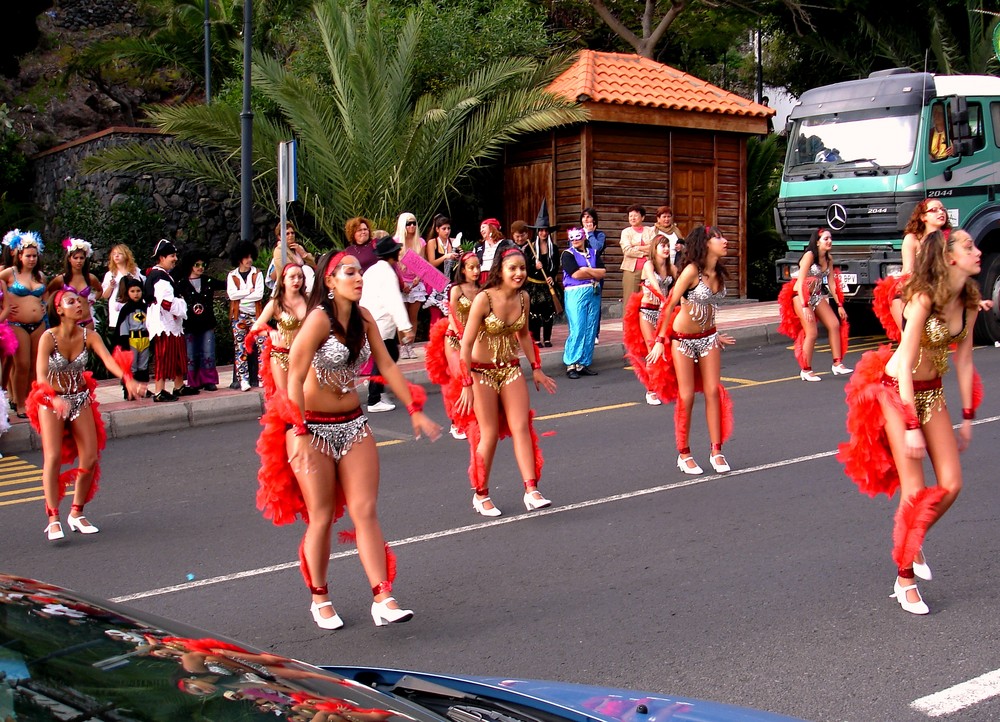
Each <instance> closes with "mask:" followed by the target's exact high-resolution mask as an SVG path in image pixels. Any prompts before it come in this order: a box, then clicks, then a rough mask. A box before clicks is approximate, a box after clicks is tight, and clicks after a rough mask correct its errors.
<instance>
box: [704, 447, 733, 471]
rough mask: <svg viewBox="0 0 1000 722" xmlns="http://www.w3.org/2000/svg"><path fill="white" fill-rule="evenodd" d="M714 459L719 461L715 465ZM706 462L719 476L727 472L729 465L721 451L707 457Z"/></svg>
mask: <svg viewBox="0 0 1000 722" xmlns="http://www.w3.org/2000/svg"><path fill="white" fill-rule="evenodd" d="M716 459H720V460H721V461H719V462H718V463H716ZM708 461H709V462H710V463H711V464H712V468H713V469H715V470H716V472H718V473H719V474H725V473H726V472H727V471H729V464H728V463H727V462H726V457H725V456H723V455H722V452H721V451H717V452H716V453H714V454H712V455H711V456H710V457H708Z"/></svg>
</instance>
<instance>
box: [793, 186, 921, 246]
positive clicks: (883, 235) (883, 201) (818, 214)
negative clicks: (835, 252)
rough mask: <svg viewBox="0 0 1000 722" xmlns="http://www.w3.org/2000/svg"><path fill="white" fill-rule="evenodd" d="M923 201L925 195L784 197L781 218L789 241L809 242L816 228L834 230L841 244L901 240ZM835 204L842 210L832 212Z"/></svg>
mask: <svg viewBox="0 0 1000 722" xmlns="http://www.w3.org/2000/svg"><path fill="white" fill-rule="evenodd" d="M921 198H923V194H922V193H915V194H909V193H907V194H905V195H904V194H896V195H895V196H893V195H891V194H880V195H877V196H872V195H858V196H847V195H843V196H813V197H809V198H782V199H779V200H778V216H779V218H780V220H781V229H782V231H783V232H784V237H785V240H796V241H805V240H807V239H808V238H809V236H810V235H811V234H812V232H813V231H814V230H815V229H817V228H831V229H832V230H833V232H834V238H835V239H836V240H837V241H877V240H886V241H899V240H900V238H901V237H902V231H903V228H904V227H905V226H906V221H907V220H908V219H909V217H910V213H911V212H912V210H913V207H914V205H915V204H916V203H917V202H918V201H919V200H920V199H921ZM834 204H838V205H839V206H840V208H839V209H835V210H831V206H833V205H834ZM841 209H842V212H841V213H840V214H839V217H838V215H837V212H836V211H838V210H841ZM841 219H842V222H843V225H842V226H841V227H840V228H838V227H837V226H838V225H839V223H838V221H841Z"/></svg>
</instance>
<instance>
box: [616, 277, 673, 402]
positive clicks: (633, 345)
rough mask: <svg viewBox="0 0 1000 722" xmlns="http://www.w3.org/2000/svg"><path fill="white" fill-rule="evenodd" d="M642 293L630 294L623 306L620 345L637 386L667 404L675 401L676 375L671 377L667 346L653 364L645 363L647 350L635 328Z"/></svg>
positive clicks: (640, 331)
mask: <svg viewBox="0 0 1000 722" xmlns="http://www.w3.org/2000/svg"><path fill="white" fill-rule="evenodd" d="M641 306H642V293H641V292H640V293H633V294H632V296H631V297H630V298H629V300H628V303H626V304H625V314H624V315H623V317H622V341H623V342H624V344H625V358H626V359H627V360H628V362H629V364H630V365H631V366H632V370H633V371H634V372H635V376H636V378H637V379H639V383H641V384H642V385H643V386H645V387H646V390H647V391H652V392H653V393H655V394H656V396H657V397H658V398H659V399H660V401H662V402H664V403H667V404H669V403H670V402H672V401H676V400H677V375H676V374H675V373H674V364H673V359H672V357H671V355H670V346H669V345H668V346H667V347H666V348H665V349H664V350H663V356H661V357H660V360H659V361H657V362H656V363H654V364H649V363H646V354H647V353H649V347H648V346H647V345H646V339H645V337H644V336H643V335H642V327H641V326H640V325H639V310H640V308H641Z"/></svg>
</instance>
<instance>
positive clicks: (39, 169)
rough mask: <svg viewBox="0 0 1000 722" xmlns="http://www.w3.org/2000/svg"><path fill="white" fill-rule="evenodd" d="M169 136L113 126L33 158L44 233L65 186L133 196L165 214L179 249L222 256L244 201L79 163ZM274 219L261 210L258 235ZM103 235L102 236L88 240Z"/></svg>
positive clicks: (266, 234) (102, 197)
mask: <svg viewBox="0 0 1000 722" xmlns="http://www.w3.org/2000/svg"><path fill="white" fill-rule="evenodd" d="M172 142H174V140H173V139H172V138H171V137H169V136H163V135H161V134H159V133H157V132H155V131H149V130H142V129H135V128H111V129H108V130H106V131H103V132H101V133H97V134H95V135H92V136H88V137H86V138H81V139H79V140H76V141H73V142H72V143H66V144H64V145H61V146H57V147H55V148H52V149H51V150H48V151H46V152H44V153H42V154H40V155H38V156H36V157H35V158H34V160H33V165H34V173H35V177H34V184H33V194H34V199H33V200H34V201H35V203H36V204H38V206H39V208H41V209H42V212H43V215H44V218H45V226H44V228H43V229H42V231H43V237H47V236H46V234H51V233H52V232H53V231H54V230H55V229H54V224H53V219H54V218H55V215H56V208H57V205H58V203H59V199H60V198H61V196H62V194H63V192H64V191H66V190H69V189H74V190H80V191H84V192H87V193H90V194H93V195H94V196H95V197H96V198H97V199H98V200H99V201H100V202H101V204H102V205H104V206H105V207H109V206H111V205H113V204H115V203H119V202H121V201H122V200H124V199H126V198H128V197H130V196H133V197H138V198H141V199H143V200H144V201H145V202H146V203H147V207H148V208H149V209H150V210H152V211H155V212H156V213H158V214H159V215H160V216H161V217H162V218H163V233H162V237H164V238H169V239H171V240H172V241H174V242H175V243H176V245H177V247H178V249H179V250H180V251H181V252H182V253H183V251H184V250H186V249H188V248H192V247H198V248H200V249H203V250H205V251H206V252H207V253H208V254H209V255H211V256H215V257H224V256H225V255H226V254H227V253H228V251H229V249H231V248H232V247H233V246H234V245H235V244H236V243H237V242H238V241H239V240H240V200H239V198H238V197H233V196H231V195H229V194H228V193H225V192H223V191H219V190H215V189H210V188H208V187H206V186H204V185H202V184H197V183H191V182H189V181H183V180H177V179H174V178H166V177H154V176H152V175H149V174H145V173H143V174H139V173H92V174H89V175H84V174H82V173H81V172H80V171H79V165H80V162H81V161H82V160H83V159H84V158H86V157H88V156H91V155H94V154H96V153H97V152H99V151H101V150H104V149H105V148H109V147H113V146H118V145H121V144H125V143H172ZM273 223H274V221H273V219H272V217H271V216H270V215H269V214H268V213H266V212H261V211H260V210H257V211H256V212H255V215H254V236H253V237H254V239H255V240H256V239H261V238H270V237H271V229H272V228H273ZM90 240H98V241H99V240H100V239H90Z"/></svg>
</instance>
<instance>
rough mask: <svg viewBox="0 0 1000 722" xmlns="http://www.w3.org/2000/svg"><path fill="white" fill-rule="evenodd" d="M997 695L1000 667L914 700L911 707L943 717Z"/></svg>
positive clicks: (999, 692) (999, 684) (930, 715)
mask: <svg viewBox="0 0 1000 722" xmlns="http://www.w3.org/2000/svg"><path fill="white" fill-rule="evenodd" d="M997 695H1000V669H994V670H993V671H992V672H987V673H986V674H983V675H980V676H978V677H976V678H974V679H970V680H969V681H968V682H962V683H961V684H956V685H955V686H954V687H949V688H948V689H943V690H941V691H940V692H935V693H934V694H929V695H927V696H926V697H921V698H920V699H918V700H914V701H913V702H910V708H911V709H915V710H916V711H917V712H923V713H924V714H926V715H927V716H928V717H942V716H944V715H946V714H952V713H954V712H959V711H961V710H963V709H965V708H966V707H971V706H972V705H974V704H976V703H978V702H982V701H983V700H987V699H990V698H991V697H996V696H997Z"/></svg>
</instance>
